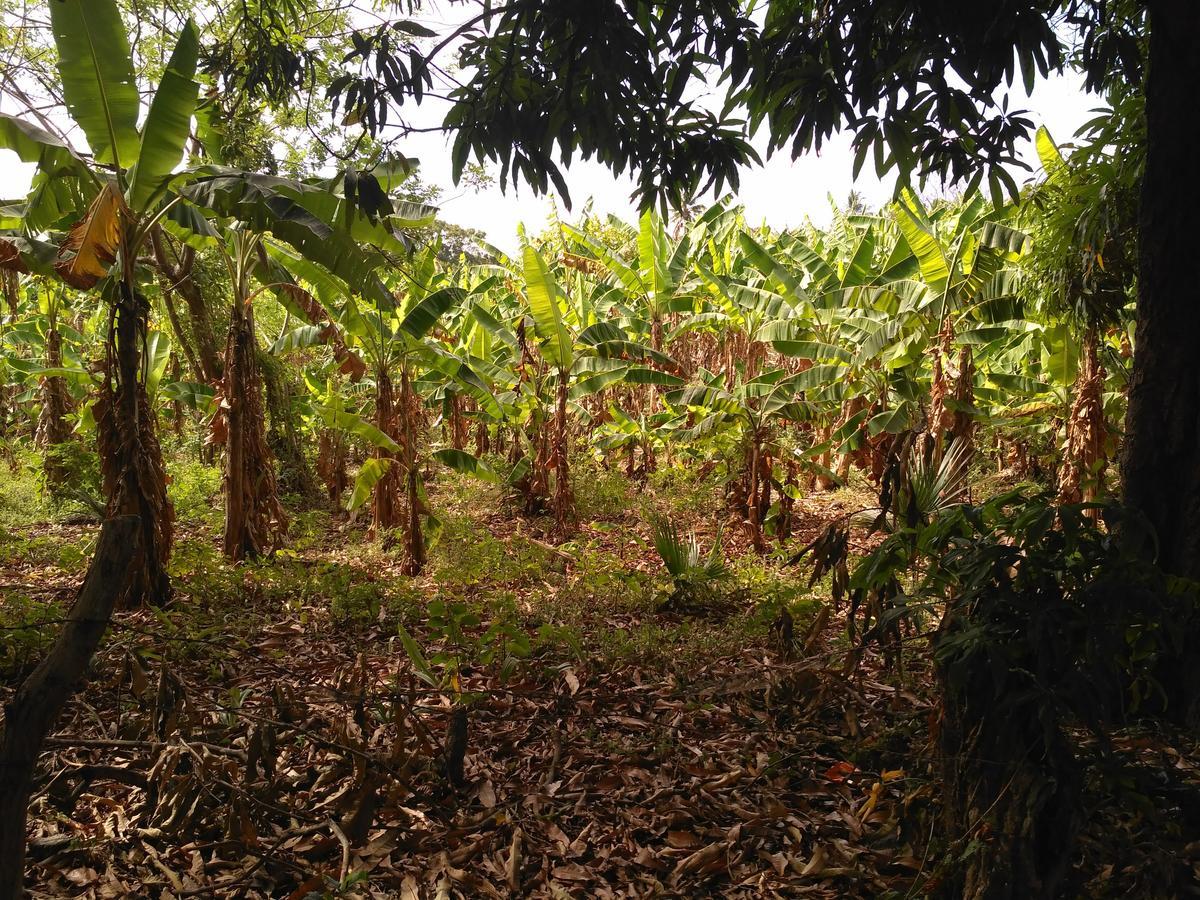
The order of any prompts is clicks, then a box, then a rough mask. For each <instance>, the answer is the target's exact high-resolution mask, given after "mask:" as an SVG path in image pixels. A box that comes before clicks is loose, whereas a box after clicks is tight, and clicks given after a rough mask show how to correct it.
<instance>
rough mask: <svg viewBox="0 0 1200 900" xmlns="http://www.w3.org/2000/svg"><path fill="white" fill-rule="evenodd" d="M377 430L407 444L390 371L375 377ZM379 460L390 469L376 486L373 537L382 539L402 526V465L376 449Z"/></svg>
mask: <svg viewBox="0 0 1200 900" xmlns="http://www.w3.org/2000/svg"><path fill="white" fill-rule="evenodd" d="M375 427H376V428H378V429H379V430H380V431H382V432H383V433H384V434H386V435H387V436H388V437H390V438H391V439H392V440H394V441H396V442H397V443H401V442H402V441H403V436H402V435H401V433H400V425H399V422H398V420H397V415H396V401H395V394H394V389H393V387H392V378H391V375H390V374H389V373H388V371H387V369H386V368H380V369H379V371H377V372H376V373H375ZM375 458H376V459H378V460H380V461H381V462H384V464H385V465H387V467H388V469H387V472H385V473H384V475H383V477H382V478H380V479H379V481H378V482H377V483H376V484H375V497H374V502H373V505H372V510H373V512H374V518H373V520H372V524H371V533H372V535H373V536H374V535H379V534H380V533H381V532H383V531H386V530H388V529H389V528H395V527H397V526H398V525H400V523H401V518H400V498H399V490H398V489H399V485H400V477H401V476H400V473H401V466H402V462H401V460H400V459H399V458H398V457H397V455H396V454H395V453H394V452H393V451H391V450H387V449H385V448H383V447H377V448H376V449H375Z"/></svg>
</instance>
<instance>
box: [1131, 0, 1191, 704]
mask: <svg viewBox="0 0 1200 900" xmlns="http://www.w3.org/2000/svg"><path fill="white" fill-rule="evenodd" d="M1148 6H1149V10H1150V53H1149V71H1148V76H1147V80H1146V86H1145V94H1146V170H1145V175H1144V176H1143V180H1142V195H1141V207H1140V213H1139V240H1138V246H1139V250H1138V253H1139V259H1138V269H1139V271H1138V298H1137V331H1136V340H1135V344H1136V352H1135V354H1134V360H1133V375H1132V378H1131V380H1130V387H1129V411H1128V414H1127V417H1126V425H1125V433H1126V439H1125V446H1124V450H1123V456H1122V466H1121V468H1122V476H1123V481H1124V490H1125V502H1126V504H1127V505H1128V506H1130V507H1131V508H1132V509H1133V510H1134V511H1136V512H1139V513H1141V514H1142V515H1143V516H1145V518H1146V520H1147V521H1148V523H1149V525H1150V526H1151V527H1152V528H1153V530H1154V533H1155V538H1156V540H1151V539H1149V538H1147V539H1145V540H1144V543H1143V547H1144V548H1145V551H1146V553H1147V554H1150V553H1153V552H1154V551H1155V550H1156V551H1157V560H1158V563H1159V565H1160V566H1161V567H1162V568H1163V569H1164V570H1165V571H1166V572H1168V573H1169V574H1172V575H1179V576H1184V577H1188V578H1200V367H1198V366H1197V365H1196V347H1198V346H1200V289H1198V288H1197V286H1196V280H1195V274H1194V267H1193V249H1192V243H1193V233H1194V229H1193V227H1192V219H1193V217H1194V215H1195V210H1196V208H1197V207H1198V206H1200V181H1197V180H1196V179H1195V178H1192V177H1187V176H1186V175H1184V174H1183V173H1187V172H1190V171H1192V170H1193V169H1194V168H1195V148H1196V147H1197V146H1198V145H1200V117H1198V116H1195V115H1190V114H1188V113H1187V112H1186V111H1187V110H1191V109H1193V108H1194V106H1195V98H1196V94H1197V91H1198V90H1200V4H1198V3H1196V2H1195V0H1150V2H1149V4H1148ZM1195 631H1196V629H1194V628H1193V633H1192V634H1191V635H1190V636H1189V637H1181V644H1182V646H1183V647H1184V648H1186V649H1185V650H1183V651H1182V652H1181V653H1180V654H1179V655H1178V657H1177V658H1176V659H1174V660H1170V661H1168V662H1167V664H1166V665H1167V669H1168V671H1164V672H1162V673H1160V674H1161V676H1162V678H1163V680H1162V682H1161V683H1162V684H1163V685H1164V686H1165V687H1166V688H1167V691H1168V695H1169V696H1168V703H1169V705H1170V707H1171V710H1170V711H1171V712H1172V713H1173V714H1174V715H1176V716H1178V717H1180V718H1183V719H1193V720H1194V719H1195V718H1197V713H1198V712H1200V664H1197V661H1196V660H1195V654H1196V653H1197V648H1200V644H1198V643H1197V641H1196V637H1197V635H1196V634H1195Z"/></svg>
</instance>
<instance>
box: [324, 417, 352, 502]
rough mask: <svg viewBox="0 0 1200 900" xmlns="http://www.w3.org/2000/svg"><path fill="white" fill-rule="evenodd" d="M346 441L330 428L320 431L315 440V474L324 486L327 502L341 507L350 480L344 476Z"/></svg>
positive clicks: (339, 433)
mask: <svg viewBox="0 0 1200 900" xmlns="http://www.w3.org/2000/svg"><path fill="white" fill-rule="evenodd" d="M346 450H347V448H346V439H345V438H344V437H343V436H342V434H341V432H339V431H336V430H335V429H332V428H325V429H322V431H321V435H320V437H319V438H318V439H317V474H318V475H319V476H320V477H321V481H322V482H323V483H324V485H325V492H326V494H327V495H328V497H329V502H330V503H331V504H333V505H334V506H335V507H337V506H341V503H342V494H344V493H345V492H346V487H347V486H348V485H349V484H350V480H349V478H348V477H347V475H346V457H347V453H346Z"/></svg>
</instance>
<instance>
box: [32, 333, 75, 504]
mask: <svg viewBox="0 0 1200 900" xmlns="http://www.w3.org/2000/svg"><path fill="white" fill-rule="evenodd" d="M62 363H63V359H62V335H61V334H60V333H59V331H58V328H56V327H55V325H54V323H53V322H52V323H51V325H50V328H49V329H48V330H47V332H46V368H48V369H58V368H61V367H62ZM39 394H40V395H41V400H42V410H41V412H40V413H39V415H38V424H37V431H36V432H35V433H34V443H35V444H36V445H37V446H38V447H41V448H42V449H43V450H44V451H46V452H45V455H44V456H43V459H42V473H43V474H44V475H45V478H46V484H47V485H48V486H50V487H51V488H56V487H59V486H61V485H62V484H63V483H64V482H65V481H66V480H67V477H68V476H69V474H70V473H69V472H67V470H66V468H65V467H64V466H63V464H62V460H61V459H60V458H59V456H58V455H57V453H56V451H55V449H54V448H56V447H58V446H59V445H60V444H65V443H67V442H68V441H69V440H70V439H71V429H70V427H69V426H68V425H67V418H66V417H67V414H68V413H69V412H70V411H71V407H72V405H73V404H72V402H71V394H70V392H69V391H68V390H67V380H66V379H65V378H63V377H62V376H61V375H50V376H48V377H45V378H43V379H42V383H41V387H40V388H39Z"/></svg>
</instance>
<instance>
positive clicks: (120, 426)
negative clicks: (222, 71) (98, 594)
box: [0, 0, 199, 605]
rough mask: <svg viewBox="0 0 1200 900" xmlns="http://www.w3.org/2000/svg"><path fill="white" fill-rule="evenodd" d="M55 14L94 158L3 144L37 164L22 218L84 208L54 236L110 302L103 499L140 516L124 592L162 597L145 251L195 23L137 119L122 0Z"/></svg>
mask: <svg viewBox="0 0 1200 900" xmlns="http://www.w3.org/2000/svg"><path fill="white" fill-rule="evenodd" d="M50 25H51V29H52V31H53V34H54V42H55V47H56V50H57V52H58V69H59V75H60V78H61V81H62V92H63V98H64V100H65V101H66V105H67V110H68V114H69V115H70V117H71V119H72V121H73V122H74V123H75V124H76V125H77V126H78V127H79V128H80V130H81V131H82V132H83V134H84V136H85V137H86V138H87V141H88V145H89V147H90V148H91V150H92V155H93V159H94V162H95V167H92V166H89V165H86V164H84V163H82V162H81V161H80V160H81V157H80V156H79V155H78V154H76V153H74V152H73V151H72V150H71V149H70V148H67V147H65V146H64V145H63V144H62V143H61V142H60V141H57V140H55V139H53V138H50V137H49V136H48V135H46V134H45V133H44V132H42V131H40V129H37V128H36V127H34V126H32V125H30V124H29V123H23V122H20V121H18V120H14V119H5V121H4V123H3V124H2V125H0V146H3V147H6V148H8V149H12V150H15V151H16V152H17V153H18V155H19V156H20V157H21V158H22V159H25V160H29V161H35V160H36V162H37V163H38V165H39V171H38V173H37V174H36V175H35V177H34V181H33V187H32V190H31V192H30V195H29V196H28V197H27V198H26V201H25V203H24V205H23V211H22V216H23V219H24V225H25V226H26V227H27V228H29V229H35V230H38V231H42V230H46V229H49V228H56V227H58V226H59V225H60V224H67V223H69V222H70V220H71V219H77V221H75V222H74V224H73V225H71V227H70V230H69V232H68V233H67V236H66V238H65V240H63V242H62V243H61V245H60V247H59V251H58V258H57V262H56V264H55V271H56V272H57V273H58V275H59V277H61V278H62V280H63V281H65V282H66V283H68V284H70V285H71V286H72V287H75V288H78V289H80V290H92V289H96V288H98V289H99V293H100V294H101V296H103V297H104V298H105V300H106V301H107V302H108V304H109V305H110V307H111V308H112V312H113V325H112V328H111V329H110V332H109V337H108V343H107V361H106V367H105V378H104V383H103V385H102V388H101V393H100V399H99V401H98V403H97V404H96V406H95V413H96V422H97V426H98V427H97V432H98V437H99V443H100V449H101V458H102V465H103V471H104V484H105V493H106V498H107V508H108V512H109V514H110V515H118V514H132V515H136V516H138V517H139V519H140V521H141V536H142V540H141V542H140V544H139V553H138V562H137V568H138V575H137V577H136V578H134V579H133V584H132V587H131V589H130V591H129V592H128V595H127V596H126V597H125V598H123V602H124V603H125V604H127V605H128V604H132V603H136V602H140V601H141V600H143V599H145V600H150V601H152V602H156V603H161V602H164V601H165V600H166V599H167V598H168V597H169V595H170V580H169V578H168V577H167V573H166V563H167V560H168V558H169V556H170V551H171V541H172V520H173V518H174V515H173V511H172V507H171V502H170V499H169V498H168V496H167V489H166V475H165V472H164V469H163V464H162V455H161V451H160V450H159V445H158V438H157V435H156V429H155V417H154V415H153V414H152V409H151V407H150V405H149V400H148V397H147V395H146V389H145V388H146V385H145V380H144V374H145V371H146V366H145V365H144V363H143V360H142V358H141V348H142V347H143V346H144V344H145V340H146V332H147V316H148V311H149V304H148V303H147V301H146V298H145V296H144V295H143V294H142V292H141V290H140V284H139V275H140V273H139V270H138V255H139V252H140V251H141V249H142V247H143V246H144V245H145V243H146V241H147V240H148V237H149V234H150V232H151V230H152V229H153V228H154V227H155V225H156V224H157V223H158V221H159V220H160V218H161V217H162V216H163V215H164V214H165V212H166V209H167V204H165V203H164V199H165V197H166V194H167V188H168V182H169V181H170V179H171V176H172V173H173V171H174V170H175V168H176V167H177V166H178V165H179V164H180V162H181V161H182V159H183V155H184V145H185V142H186V141H187V138H188V135H189V133H190V130H191V119H192V114H193V112H194V111H195V107H196V101H197V96H198V91H199V85H198V84H197V83H196V81H195V80H194V76H195V71H196V63H197V58H198V55H199V34H198V32H197V30H196V27H195V25H194V24H193V23H192V22H191V21H188V22H187V23H186V24H185V26H184V28H183V30H182V31H181V32H180V35H179V37H178V39H177V41H176V44H175V48H174V50H173V52H172V54H171V57H170V60H169V61H168V63H167V67H166V70H165V71H164V73H163V76H162V80H161V81H160V82H159V84H158V86H157V88H156V90H155V91H154V95H153V97H152V99H151V101H150V105H149V108H148V109H147V111H146V115H145V117H144V119H143V120H142V122H141V125H140V127H139V124H138V120H139V117H140V113H141V97H140V94H139V91H138V85H137V83H136V80H135V77H134V73H133V62H132V55H131V52H130V47H129V41H128V37H127V32H126V29H125V26H124V23H123V22H122V20H121V15H120V12H119V10H118V7H117V4H116V3H115V0H57V2H55V3H52V4H50ZM63 179H66V180H68V181H70V183H71V184H70V186H69V187H64V186H62V185H61V184H60V182H61V181H62V180H63ZM80 201H86V202H87V205H86V206H83V205H80Z"/></svg>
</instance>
